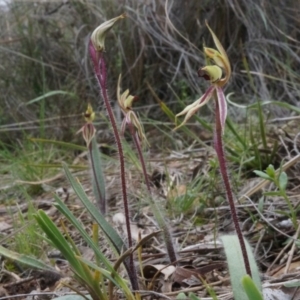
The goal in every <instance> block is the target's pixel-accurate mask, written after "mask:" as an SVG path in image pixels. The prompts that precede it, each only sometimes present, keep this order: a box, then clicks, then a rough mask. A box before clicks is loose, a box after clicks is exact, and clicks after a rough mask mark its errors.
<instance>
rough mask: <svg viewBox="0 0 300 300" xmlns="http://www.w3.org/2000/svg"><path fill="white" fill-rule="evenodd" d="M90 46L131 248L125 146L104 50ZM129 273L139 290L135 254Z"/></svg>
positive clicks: (131, 260)
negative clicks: (112, 100)
mask: <svg viewBox="0 0 300 300" xmlns="http://www.w3.org/2000/svg"><path fill="white" fill-rule="evenodd" d="M89 48H90V53H91V58H92V60H93V63H94V69H95V74H96V78H97V80H98V83H99V86H100V92H101V95H102V98H103V100H104V104H105V107H106V111H107V114H108V118H109V121H110V123H111V126H112V129H113V133H114V137H115V142H116V145H117V150H118V154H119V161H120V176H121V189H122V197H123V204H124V213H125V222H126V230H127V239H128V247H129V248H131V247H132V245H133V243H132V236H131V228H130V217H129V206H128V200H127V188H126V178H125V161H124V152H123V147H122V143H121V138H120V135H119V131H118V127H117V123H116V120H115V116H114V113H113V110H112V107H111V105H110V102H109V99H108V95H107V90H106V88H107V84H106V80H107V70H106V63H105V60H104V57H103V52H96V51H95V49H94V47H93V45H92V42H90V45H89ZM128 275H129V277H130V279H131V284H132V288H133V289H134V290H138V289H139V286H138V280H137V274H136V270H135V266H134V261H133V254H131V255H130V256H129V270H128Z"/></svg>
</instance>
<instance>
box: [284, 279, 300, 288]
mask: <svg viewBox="0 0 300 300" xmlns="http://www.w3.org/2000/svg"><path fill="white" fill-rule="evenodd" d="M283 286H285V287H287V288H292V287H300V280H291V281H288V282H285V283H284V284H283Z"/></svg>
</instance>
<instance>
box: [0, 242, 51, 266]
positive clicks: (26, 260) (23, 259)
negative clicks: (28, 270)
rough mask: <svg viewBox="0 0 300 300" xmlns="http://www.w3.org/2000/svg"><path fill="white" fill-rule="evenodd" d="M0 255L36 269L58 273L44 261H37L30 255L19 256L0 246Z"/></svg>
mask: <svg viewBox="0 0 300 300" xmlns="http://www.w3.org/2000/svg"><path fill="white" fill-rule="evenodd" d="M0 254H1V255H3V256H5V257H7V258H9V259H11V260H13V261H17V262H18V263H21V264H24V265H27V266H30V267H33V268H36V269H41V270H49V271H52V272H56V270H55V269H54V268H52V267H50V266H49V265H47V264H45V263H44V262H43V261H41V260H39V259H36V258H34V257H30V256H28V255H24V254H19V253H17V252H14V251H11V250H9V249H6V248H4V247H2V246H0Z"/></svg>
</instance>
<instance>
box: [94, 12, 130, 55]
mask: <svg viewBox="0 0 300 300" xmlns="http://www.w3.org/2000/svg"><path fill="white" fill-rule="evenodd" d="M123 18H125V14H122V15H120V16H118V17H116V18H113V19H110V20H108V21H106V22H104V23H102V24H101V25H100V26H98V27H97V28H96V29H95V30H94V31H93V33H92V36H91V41H92V44H93V46H94V48H95V50H96V51H98V52H102V51H104V50H105V49H104V48H105V47H104V42H105V37H106V34H107V32H108V31H109V30H110V29H111V28H112V27H113V26H114V24H115V23H116V22H117V21H118V20H120V19H123Z"/></svg>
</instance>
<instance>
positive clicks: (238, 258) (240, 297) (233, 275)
mask: <svg viewBox="0 0 300 300" xmlns="http://www.w3.org/2000/svg"><path fill="white" fill-rule="evenodd" d="M221 239H222V242H223V245H224V250H225V254H226V259H227V263H228V268H229V274H230V281H231V285H232V291H233V296H234V299H235V300H248V296H247V294H246V292H245V290H244V287H243V286H242V283H241V279H242V278H243V277H244V276H246V275H247V272H246V269H245V266H244V259H243V254H242V250H241V246H240V243H239V240H238V237H237V236H236V235H225V236H223V237H222V238H221ZM245 245H246V249H247V254H248V258H249V263H250V269H251V273H252V279H253V282H254V284H255V285H256V287H257V288H258V290H259V291H262V286H261V281H260V276H259V271H258V267H257V264H256V261H255V258H254V255H253V252H252V250H251V247H250V245H249V243H248V242H247V240H245Z"/></svg>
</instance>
